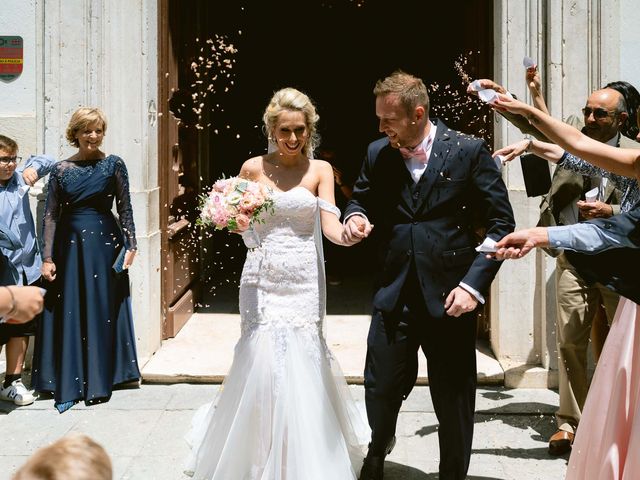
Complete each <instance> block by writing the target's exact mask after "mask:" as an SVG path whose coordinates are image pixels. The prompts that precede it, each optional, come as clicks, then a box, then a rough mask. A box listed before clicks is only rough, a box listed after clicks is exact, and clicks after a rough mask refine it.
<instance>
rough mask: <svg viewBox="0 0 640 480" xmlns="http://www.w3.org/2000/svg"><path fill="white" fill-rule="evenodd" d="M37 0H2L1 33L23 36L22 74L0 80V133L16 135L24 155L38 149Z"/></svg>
mask: <svg viewBox="0 0 640 480" xmlns="http://www.w3.org/2000/svg"><path fill="white" fill-rule="evenodd" d="M36 3H37V2H36V0H2V4H1V5H0V35H18V36H20V37H22V39H23V55H24V64H23V70H22V74H21V75H20V76H19V77H18V78H16V79H15V80H13V81H10V82H6V81H2V80H0V98H1V101H0V133H2V134H3V135H7V136H8V137H11V138H13V139H15V140H16V141H17V142H18V145H19V146H20V152H21V154H22V156H26V155H29V154H32V153H35V152H36V151H38V150H39V149H38V141H37V139H38V135H37V128H36V98H37V96H36V85H37V76H38V75H39V74H40V72H41V65H42V63H41V59H40V58H39V56H38V53H39V52H38V49H37V43H38V41H37V40H38V39H37V37H36V32H37V28H36V26H37V24H38V18H37V5H36Z"/></svg>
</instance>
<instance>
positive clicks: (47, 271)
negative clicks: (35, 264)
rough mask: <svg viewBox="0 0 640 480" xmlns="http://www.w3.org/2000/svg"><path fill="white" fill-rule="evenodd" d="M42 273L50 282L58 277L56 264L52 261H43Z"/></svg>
mask: <svg viewBox="0 0 640 480" xmlns="http://www.w3.org/2000/svg"><path fill="white" fill-rule="evenodd" d="M40 273H42V276H43V277H44V279H45V280H46V281H48V282H53V281H54V280H55V279H56V264H55V263H53V262H52V261H45V262H43V263H42V268H40Z"/></svg>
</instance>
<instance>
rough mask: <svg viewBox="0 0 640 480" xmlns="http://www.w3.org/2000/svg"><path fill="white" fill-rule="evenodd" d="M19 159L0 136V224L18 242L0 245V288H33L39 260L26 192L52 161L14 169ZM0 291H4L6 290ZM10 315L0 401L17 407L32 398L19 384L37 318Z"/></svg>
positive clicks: (0, 335)
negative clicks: (1, 262)
mask: <svg viewBox="0 0 640 480" xmlns="http://www.w3.org/2000/svg"><path fill="white" fill-rule="evenodd" d="M20 160H21V158H20V157H19V156H18V144H17V143H16V142H15V141H14V140H12V139H11V138H9V137H6V136H4V135H0V225H3V226H4V228H5V229H6V230H7V231H6V232H5V233H6V234H7V235H8V234H13V236H14V238H15V239H16V240H17V242H18V245H16V242H12V248H8V246H6V245H4V246H0V255H1V256H3V257H5V259H6V260H8V262H9V263H10V265H11V267H12V269H11V271H12V275H11V278H0V285H11V284H14V285H32V286H37V285H38V284H39V281H40V267H41V266H42V259H41V257H40V248H39V246H38V243H37V239H36V229H35V224H34V222H33V217H32V215H31V208H30V205H29V195H28V193H27V192H28V190H29V188H30V187H31V186H33V184H34V183H35V182H36V181H37V180H38V179H39V178H40V177H42V176H44V175H46V174H47V173H49V171H50V170H51V167H52V166H53V165H54V163H55V161H54V160H53V158H51V157H47V156H33V157H30V158H29V159H28V160H27V161H26V162H25V164H24V165H20V166H18V164H19V163H20ZM5 247H6V248H5ZM3 270H8V269H4V268H3ZM1 273H3V274H4V273H8V272H1ZM3 276H4V275H0V277H3ZM1 290H4V291H5V292H6V291H7V290H9V289H6V288H2V289H1ZM13 306H14V307H15V306H16V305H15V304H14V305H13ZM11 311H13V310H12V309H10V313H11ZM10 313H9V315H8V316H7V318H5V319H4V320H5V321H3V322H0V346H1V345H4V344H6V346H5V355H6V359H7V366H6V372H5V378H4V383H3V384H2V385H1V386H0V400H5V401H9V402H13V403H14V404H15V405H19V406H22V405H29V404H31V403H33V402H34V400H35V399H34V396H33V394H32V393H31V392H30V391H29V390H27V388H26V387H25V386H24V384H23V383H22V368H23V363H24V357H25V354H26V352H27V346H28V344H29V336H32V335H34V334H35V322H36V321H37V319H35V320H32V321H30V322H27V323H23V324H16V323H13V322H12V321H11V320H12V317H11V314H10Z"/></svg>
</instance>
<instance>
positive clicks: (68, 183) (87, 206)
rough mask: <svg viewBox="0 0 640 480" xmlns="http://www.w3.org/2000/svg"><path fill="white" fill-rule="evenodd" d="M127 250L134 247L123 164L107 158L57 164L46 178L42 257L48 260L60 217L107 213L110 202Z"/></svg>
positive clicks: (128, 196)
mask: <svg viewBox="0 0 640 480" xmlns="http://www.w3.org/2000/svg"><path fill="white" fill-rule="evenodd" d="M114 198H115V200H116V210H117V212H118V217H119V220H120V226H121V227H122V230H123V233H124V243H125V246H126V248H127V249H135V248H136V230H135V225H134V223H133V209H132V207H131V197H130V194H129V175H128V173H127V167H126V165H125V163H124V161H123V160H122V159H121V158H120V157H118V156H116V155H109V156H107V157H105V158H102V159H98V160H86V161H75V162H70V161H66V160H65V161H61V162H58V163H56V164H55V166H54V168H53V170H52V171H51V175H50V176H49V184H48V192H47V201H46V206H45V215H44V235H43V237H44V249H43V256H44V258H45V259H46V258H51V256H52V251H53V243H54V239H55V232H56V225H57V223H58V221H59V220H60V217H61V215H65V214H68V213H73V212H80V211H85V212H96V213H105V214H110V212H111V208H112V206H113V200H114Z"/></svg>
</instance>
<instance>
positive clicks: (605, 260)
mask: <svg viewBox="0 0 640 480" xmlns="http://www.w3.org/2000/svg"><path fill="white" fill-rule="evenodd" d="M587 223H593V224H595V225H597V226H598V227H600V228H602V229H604V230H608V231H610V232H611V234H613V235H614V236H618V237H627V238H629V240H631V241H632V242H633V243H634V244H635V245H636V248H629V247H624V248H615V249H612V250H606V251H604V252H602V253H598V254H596V255H593V254H591V255H589V254H585V253H578V252H569V251H567V252H566V255H567V258H568V259H569V261H570V262H571V265H573V266H574V267H575V268H576V270H577V271H578V273H580V276H581V277H582V278H584V279H585V280H586V281H588V282H590V283H594V282H600V283H601V284H603V285H605V286H607V287H608V288H610V289H612V290H614V291H615V292H617V293H619V294H620V295H622V296H623V297H627V298H628V299H630V300H633V301H634V302H636V303H640V203H637V204H636V205H635V207H633V208H632V209H631V210H629V211H628V212H627V213H623V214H620V215H615V216H613V217H609V218H598V219H594V220H589V222H587Z"/></svg>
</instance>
